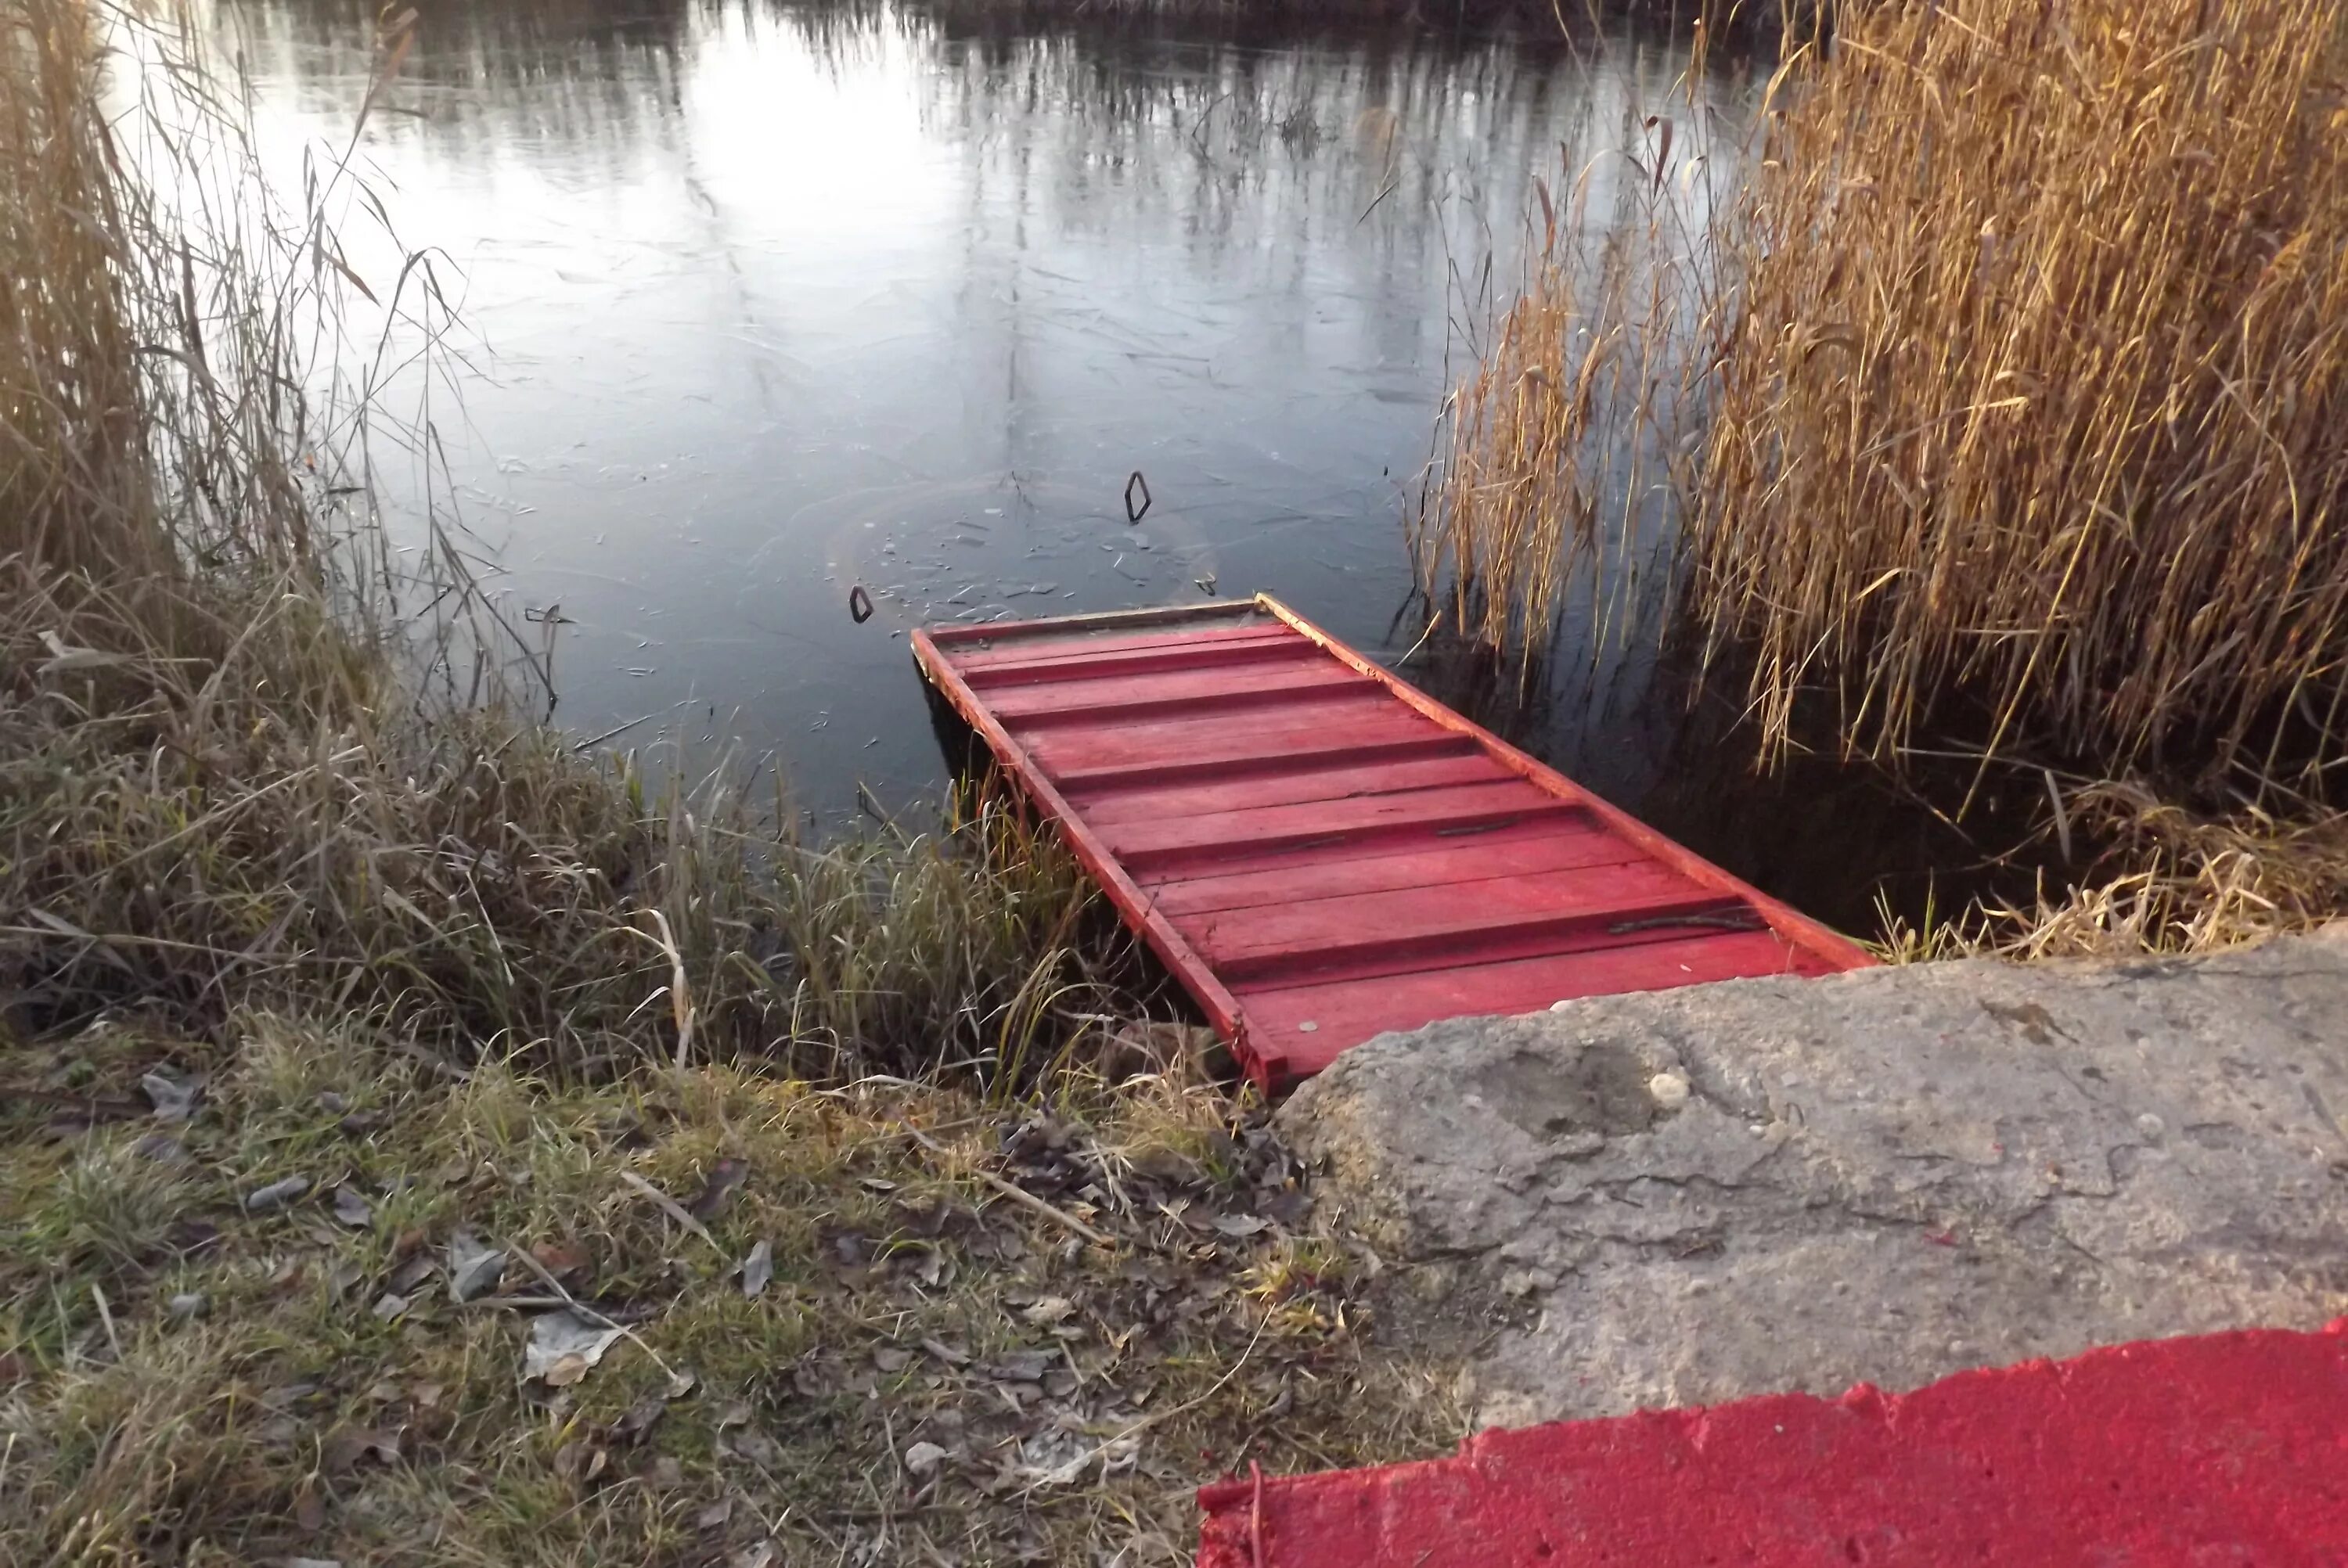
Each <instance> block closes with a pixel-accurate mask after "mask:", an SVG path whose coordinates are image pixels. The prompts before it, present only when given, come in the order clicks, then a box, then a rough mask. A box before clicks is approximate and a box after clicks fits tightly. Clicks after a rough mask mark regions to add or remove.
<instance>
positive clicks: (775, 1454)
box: [726, 1427, 783, 1470]
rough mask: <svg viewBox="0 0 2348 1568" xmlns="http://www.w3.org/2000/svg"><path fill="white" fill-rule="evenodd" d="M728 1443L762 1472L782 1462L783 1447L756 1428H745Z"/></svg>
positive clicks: (727, 1441) (733, 1435) (728, 1439)
mask: <svg viewBox="0 0 2348 1568" xmlns="http://www.w3.org/2000/svg"><path fill="white" fill-rule="evenodd" d="M726 1443H727V1445H728V1446H729V1447H730V1448H731V1449H732V1450H733V1451H734V1452H735V1453H737V1454H739V1455H741V1457H742V1458H744V1459H746V1460H749V1461H750V1462H751V1463H752V1464H754V1465H757V1467H758V1468H759V1469H761V1470H772V1469H773V1468H774V1467H775V1466H776V1465H778V1464H780V1463H781V1462H782V1459H783V1450H782V1445H781V1444H780V1443H778V1442H777V1441H775V1440H774V1439H772V1438H770V1437H768V1436H767V1434H766V1433H764V1432H762V1431H760V1430H758V1429H757V1428H756V1427H745V1428H743V1429H742V1430H740V1431H738V1432H735V1433H733V1434H732V1435H731V1436H729V1437H727V1439H726Z"/></svg>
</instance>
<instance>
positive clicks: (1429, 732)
mask: <svg viewBox="0 0 2348 1568" xmlns="http://www.w3.org/2000/svg"><path fill="white" fill-rule="evenodd" d="M1443 738H1444V737H1443V736H1442V735H1441V733H1439V732H1437V731H1435V730H1433V729H1432V728H1430V727H1429V726H1428V725H1426V724H1423V723H1418V722H1417V721H1416V719H1415V718H1414V717H1413V715H1411V714H1409V713H1405V712H1396V711H1395V705H1394V704H1393V703H1392V702H1386V701H1385V700H1384V699H1383V698H1382V697H1381V696H1380V695H1379V693H1378V692H1376V690H1375V689H1369V690H1365V691H1362V692H1355V693H1354V694H1352V695H1349V696H1347V697H1344V698H1342V699H1340V700H1338V701H1336V702H1320V703H1315V704H1313V706H1312V707H1311V708H1310V709H1308V710H1307V711H1305V712H1302V713H1300V712H1296V711H1294V710H1292V709H1288V708H1278V707H1274V708H1262V709H1256V710H1252V711H1250V712H1240V713H1234V714H1232V715H1231V716H1230V717H1228V718H1211V719H1161V720H1158V721H1155V722H1153V723H1146V724H1116V723H1107V724H1078V725H1070V726H1066V727H1060V726H1047V727H1045V729H1042V730H1039V731H1037V732H1036V733H1035V735H1034V736H1033V737H1032V738H1031V737H1027V736H1024V735H1023V736H1022V737H1021V740H1022V743H1024V745H1025V749H1026V750H1027V751H1028V752H1029V753H1032V754H1033V755H1034V756H1035V760H1036V762H1037V763H1038V764H1041V765H1042V766H1043V768H1044V769H1045V771H1046V772H1047V773H1049V774H1052V776H1053V777H1055V778H1057V779H1061V780H1063V781H1065V782H1066V783H1067V784H1070V785H1072V786H1074V785H1076V784H1077V781H1078V780H1080V779H1084V778H1087V777H1091V778H1098V777H1099V776H1101V775H1103V774H1112V775H1113V774H1129V773H1133V772H1136V771H1137V770H1148V769H1151V768H1185V769H1189V770H1191V771H1193V772H1194V773H1195V772H1196V770H1198V769H1200V768H1201V767H1210V766H1212V765H1213V764H1219V763H1241V762H1246V761H1249V760H1250V759H1251V758H1257V757H1270V756H1278V757H1295V756H1307V755H1311V754H1312V753H1315V752H1344V751H1350V750H1352V749H1354V748H1355V747H1359V746H1365V745H1377V744H1385V743H1394V742H1400V741H1408V742H1416V743H1417V749H1418V750H1419V751H1421V752H1425V751H1428V750H1436V751H1441V750H1452V751H1464V750H1472V749H1473V748H1472V747H1458V746H1454V747H1448V748H1446V747H1443V746H1440V745H1439V744H1437V743H1438V742H1439V741H1441V740H1442V739H1443Z"/></svg>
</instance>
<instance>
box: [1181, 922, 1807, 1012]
mask: <svg viewBox="0 0 2348 1568" xmlns="http://www.w3.org/2000/svg"><path fill="white" fill-rule="evenodd" d="M1152 913H1155V911H1152ZM1670 913H1673V915H1676V913H1677V912H1675V911H1673V912H1670ZM1698 913H1699V914H1702V915H1704V916H1705V917H1706V920H1705V923H1704V924H1701V925H1690V924H1688V923H1687V922H1686V921H1685V919H1684V918H1677V919H1675V920H1674V923H1673V924H1672V925H1670V926H1651V925H1648V924H1646V923H1645V922H1646V920H1647V919H1648V918H1649V917H1648V916H1646V915H1644V914H1635V913H1633V912H1632V911H1627V910H1626V911H1623V912H1622V916H1621V917H1620V918H1616V919H1609V920H1608V921H1607V922H1606V927H1612V926H1616V925H1620V926H1623V927H1628V928H1627V929H1624V930H1621V931H1615V930H1611V929H1607V928H1606V927H1601V926H1600V925H1599V923H1598V922H1597V921H1595V920H1591V921H1586V922H1582V923H1580V924H1569V925H1567V926H1566V927H1564V928H1563V929H1561V930H1543V929H1540V928H1535V929H1532V930H1512V931H1496V932H1493V933H1491V934H1489V935H1488V936H1484V937H1481V938H1477V939H1476V940H1475V941H1474V942H1473V943H1472V944H1470V945H1469V946H1468V948H1467V950H1465V951H1462V950H1460V949H1459V948H1446V947H1443V946H1441V945H1438V944H1430V945H1429V946H1428V947H1427V948H1426V950H1425V951H1423V952H1421V953H1419V954H1417V955H1416V956H1415V957H1413V958H1410V959H1409V960H1408V961H1403V960H1400V959H1398V958H1395V955H1393V954H1390V953H1382V954H1375V955H1373V956H1372V957H1370V958H1364V959H1359V960H1356V959H1350V958H1349V959H1334V958H1333V959H1330V960H1328V961H1327V962H1326V964H1325V965H1324V966H1323V967H1322V968H1317V969H1315V970H1314V971H1313V973H1312V974H1310V975H1303V976H1292V975H1281V976H1275V977H1272V979H1270V980H1268V981H1267V980H1259V981H1256V982H1254V983H1252V984H1247V985H1239V986H1232V987H1229V988H1227V989H1231V990H1246V991H1251V992H1252V991H1259V990H1267V989H1280V988H1284V987H1292V986H1297V985H1303V984H1308V983H1309V984H1313V985H1337V984H1343V983H1350V982H1353V981H1355V980H1376V979H1386V978H1388V977H1390V976H1394V975H1399V974H1406V973H1417V972H1421V971H1426V970H1431V969H1446V968H1457V967H1459V966H1461V965H1473V964H1501V963H1508V962H1510V961H1512V960H1514V959H1519V958H1555V957H1562V956H1565V955H1569V954H1576V953H1589V952H1597V951H1601V950H1611V949H1612V948H1641V947H1647V946H1651V945H1654V944H1657V943H1659V942H1661V941H1663V940H1668V939H1673V938H1679V939H1684V940H1697V941H1702V940H1713V939H1718V938H1724V937H1765V938H1766V937H1771V936H1773V935H1775V934H1774V933H1771V932H1768V931H1766V930H1765V931H1745V930H1741V929H1735V928H1724V927H1721V926H1719V925H1717V924H1714V923H1712V921H1711V915H1712V912H1711V911H1708V910H1706V911H1698ZM1662 917H1663V916H1662V915H1660V914H1659V915H1657V916H1655V917H1654V918H1662ZM1722 917H1723V918H1733V916H1732V915H1727V914H1724V915H1723V916H1722ZM1183 945H1184V947H1186V948H1187V947H1189V942H1188V940H1187V939H1186V940H1185V941H1184V943H1183ZM1758 950H1760V951H1766V952H1767V953H1770V954H1774V955H1782V954H1783V953H1784V952H1787V951H1797V950H1798V949H1794V948H1791V947H1790V945H1789V944H1787V942H1786V941H1785V940H1784V938H1782V936H1778V937H1777V938H1776V946H1774V947H1767V948H1763V949H1758ZM1199 961H1200V963H1201V964H1204V963H1205V962H1206V959H1205V958H1203V957H1202V958H1200V959H1199ZM1786 972H1787V970H1786V968H1785V965H1784V963H1783V962H1782V961H1781V958H1773V959H1770V960H1768V961H1765V962H1762V963H1761V964H1760V967H1757V968H1743V969H1737V970H1735V971H1733V972H1730V971H1724V972H1722V973H1719V974H1715V975H1710V976H1706V977H1704V978H1705V979H1717V980H1725V979H1736V978H1737V977H1738V976H1740V975H1776V974H1783V973H1786ZM1796 972H1801V973H1818V972H1821V971H1819V970H1801V969H1800V968H1799V967H1798V965H1797V970H1796ZM1661 978H1663V979H1664V980H1665V981H1666V982H1667V983H1675V984H1682V985H1693V984H1695V983H1697V982H1696V981H1694V980H1691V979H1685V978H1684V977H1683V978H1682V979H1679V980H1678V981H1670V980H1669V978H1668V976H1663V977H1661ZM1217 983H1218V984H1222V983H1223V982H1222V981H1220V980H1218V981H1217ZM1612 989H1615V990H1653V989H1657V988H1656V987H1654V986H1632V985H1621V986H1614V987H1612ZM1590 994H1591V995H1593V996H1594V995H1597V994H1599V993H1598V992H1596V991H1593V992H1591V993H1590Z"/></svg>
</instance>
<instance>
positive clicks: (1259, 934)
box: [1172, 861, 1742, 989]
mask: <svg viewBox="0 0 2348 1568" xmlns="http://www.w3.org/2000/svg"><path fill="white" fill-rule="evenodd" d="M1690 916H1701V917H1703V919H1702V920H1700V921H1698V922H1696V925H1695V927H1694V928H1705V927H1710V926H1712V923H1713V922H1715V921H1721V920H1735V919H1739V918H1742V916H1741V915H1740V914H1739V907H1738V906H1735V905H1727V904H1724V902H1723V901H1722V899H1721V897H1720V895H1719V894H1717V893H1715V892H1714V891H1712V889H1710V888H1709V887H1699V886H1696V885H1695V884H1694V883H1693V882H1690V881H1689V880H1688V879H1687V878H1686V877H1684V876H1681V875H1680V874H1679V873H1678V872H1676V871H1673V870H1672V869H1670V868H1669V867H1668V866H1657V865H1655V864H1654V863H1653V861H1641V862H1637V863H1634V864H1632V865H1629V866H1590V867H1581V868H1577V869H1575V870H1571V871H1556V872H1548V873H1544V874H1542V875H1540V876H1523V877H1515V876H1496V877H1492V878H1490V879H1488V880H1486V881H1483V882H1453V883H1447V884H1446V885H1444V886H1440V887H1429V888H1424V889H1417V890H1412V891H1405V892H1399V893H1363V894H1354V895H1351V896H1348V897H1341V898H1323V899H1318V900H1315V901H1314V902H1313V903H1310V904H1302V905H1282V904H1267V905H1264V906H1262V907H1258V908H1252V909H1223V910H1218V911H1216V912H1214V913H1212V914H1207V915H1186V916H1179V917H1172V918H1173V920H1174V928H1175V929H1176V930H1178V931H1179V932H1181V933H1182V935H1183V937H1184V938H1185V939H1186V940H1188V941H1189V944H1190V946H1191V947H1193V948H1196V949H1197V950H1198V952H1199V954H1200V957H1201V958H1205V959H1206V960H1207V961H1208V962H1209V963H1210V964H1211V965H1213V966H1214V968H1215V972H1216V973H1218V974H1220V975H1221V976H1222V977H1223V979H1224V982H1225V983H1226V984H1228V985H1232V986H1236V987H1238V988H1240V989H1247V988H1249V987H1250V986H1252V985H1262V984H1265V983H1270V982H1274V981H1277V982H1279V983H1282V984H1289V985H1301V984H1303V983H1304V982H1305V981H1307V980H1309V979H1313V977H1315V976H1318V975H1323V974H1334V973H1335V972H1337V971H1340V970H1342V971H1343V972H1344V973H1345V974H1348V975H1375V974H1398V973H1401V972H1403V971H1405V970H1409V969H1424V968H1429V967H1430V966H1431V965H1433V964H1435V963H1437V962H1446V961H1454V962H1456V961H1457V960H1459V959H1460V958H1463V957H1471V956H1472V955H1473V954H1474V953H1476V952H1480V951H1484V950H1488V949H1489V948H1495V947H1498V946H1501V945H1504V944H1508V943H1512V942H1525V941H1534V940H1540V939H1544V938H1547V939H1548V940H1549V945H1550V950H1552V951H1558V950H1562V949H1563V948H1568V947H1571V946H1580V945H1581V939H1582V938H1598V937H1608V936H1628V935H1632V934H1633V933H1634V932H1639V933H1653V932H1657V931H1661V932H1663V934H1665V935H1670V934H1672V933H1673V931H1674V930H1676V929H1678V927H1668V928H1667V927H1663V925H1662V924H1661V923H1662V922H1664V921H1667V920H1674V919H1678V918H1681V917H1690ZM1714 928H1716V927H1714ZM1471 961H1472V958H1471Z"/></svg>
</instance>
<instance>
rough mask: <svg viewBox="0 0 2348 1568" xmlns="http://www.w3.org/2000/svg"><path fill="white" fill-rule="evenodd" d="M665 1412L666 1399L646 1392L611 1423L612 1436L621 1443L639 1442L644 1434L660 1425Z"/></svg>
mask: <svg viewBox="0 0 2348 1568" xmlns="http://www.w3.org/2000/svg"><path fill="white" fill-rule="evenodd" d="M667 1414H668V1400H667V1399H664V1398H663V1397H662V1396H661V1395H658V1394H647V1395H645V1396H644V1398H643V1399H638V1400H637V1401H636V1402H635V1403H634V1404H633V1405H630V1406H629V1407H628V1408H627V1409H626V1410H625V1411H624V1412H623V1414H622V1415H621V1417H620V1419H618V1420H616V1421H613V1423H612V1436H613V1437H614V1438H615V1439H617V1440H620V1441H621V1442H623V1443H640V1442H642V1441H644V1434H645V1433H647V1432H649V1431H651V1430H653V1429H654V1427H656V1426H658V1425H660V1423H661V1418H662V1417H663V1416H665V1415H667Z"/></svg>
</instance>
